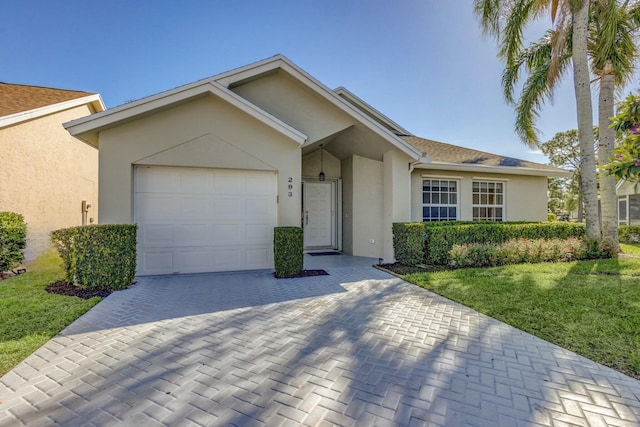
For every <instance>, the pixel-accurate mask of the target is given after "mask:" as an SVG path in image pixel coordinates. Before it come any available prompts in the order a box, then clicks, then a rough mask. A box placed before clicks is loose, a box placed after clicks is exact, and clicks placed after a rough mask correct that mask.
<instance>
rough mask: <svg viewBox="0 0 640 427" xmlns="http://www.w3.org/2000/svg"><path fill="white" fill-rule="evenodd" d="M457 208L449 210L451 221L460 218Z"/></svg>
mask: <svg viewBox="0 0 640 427" xmlns="http://www.w3.org/2000/svg"><path fill="white" fill-rule="evenodd" d="M456 211H457V208H449V219H450V220H455V219H456V218H457V217H458V213H457V212H456Z"/></svg>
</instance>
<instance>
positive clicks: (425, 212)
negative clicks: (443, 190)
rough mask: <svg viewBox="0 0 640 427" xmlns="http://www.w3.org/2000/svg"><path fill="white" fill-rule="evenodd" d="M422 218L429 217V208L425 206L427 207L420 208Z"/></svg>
mask: <svg viewBox="0 0 640 427" xmlns="http://www.w3.org/2000/svg"><path fill="white" fill-rule="evenodd" d="M422 218H423V219H426V218H431V217H430V216H429V208H427V207H424V208H422Z"/></svg>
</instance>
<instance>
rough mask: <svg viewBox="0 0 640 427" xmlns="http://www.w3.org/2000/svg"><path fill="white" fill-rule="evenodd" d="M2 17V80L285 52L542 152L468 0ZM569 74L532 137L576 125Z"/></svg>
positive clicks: (434, 133) (332, 78) (136, 4)
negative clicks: (522, 133)
mask: <svg viewBox="0 0 640 427" xmlns="http://www.w3.org/2000/svg"><path fill="white" fill-rule="evenodd" d="M0 16H2V17H3V19H1V20H0V40H2V46H3V47H2V55H1V56H0V81H4V82H7V83H20V84H31V85H38V86H47V87H56V88H63V89H75V90H83V91H88V92H96V93H99V94H100V95H101V96H102V98H103V100H104V102H105V104H106V106H107V107H108V108H110V107H115V106H117V105H120V104H122V103H124V102H126V101H129V100H134V99H139V98H143V97H145V96H149V95H153V94H156V93H158V92H161V91H164V90H168V89H172V88H174V87H177V86H180V85H183V84H187V83H190V82H193V81H196V80H199V79H202V78H205V77H209V76H212V75H215V74H218V73H221V72H224V71H228V70H231V69H233V68H237V67H241V66H243V65H247V64H249V63H253V62H256V61H259V60H262V59H265V58H268V57H271V56H273V55H276V54H283V55H285V56H286V57H288V58H289V59H290V60H291V61H293V62H294V63H295V64H297V65H298V66H299V67H301V68H302V69H303V70H305V71H307V72H308V73H309V74H311V75H312V76H314V77H315V78H316V79H318V80H320V81H321V82H322V83H324V84H325V85H326V86H328V87H329V88H331V89H334V88H336V87H339V86H344V87H345V88H347V89H348V90H350V91H351V92H353V93H355V94H356V95H357V96H358V97H360V98H361V99H363V100H364V101H365V102H367V103H369V104H370V105H371V106H373V107H374V108H376V109H378V110H379V111H380V112H382V113H383V114H385V115H386V116H388V117H389V118H391V119H392V120H394V121H395V122H397V123H399V124H400V125H401V126H403V127H404V128H406V129H407V130H409V131H410V132H412V133H413V134H415V135H417V136H421V137H424V138H429V139H434V140H438V141H442V142H447V143H450V144H456V145H460V146H464V147H469V148H474V149H478V150H482V151H488V152H492V153H496V154H502V155H507V156H511V157H516V158H520V159H525V160H531V161H537V162H541V163H545V162H546V161H547V159H546V158H545V157H544V156H543V155H542V154H539V153H534V152H532V150H531V149H530V148H528V147H527V146H525V145H524V144H523V143H522V142H520V140H519V139H518V137H517V135H516V134H515V133H514V131H513V127H514V126H513V124H514V117H515V116H514V111H513V107H512V106H510V105H507V104H506V103H505V101H504V99H503V97H502V91H501V87H500V78H501V74H502V70H503V66H502V64H501V63H500V61H499V60H498V59H497V57H496V52H497V48H496V44H495V41H494V40H492V39H490V38H488V37H483V35H482V31H481V30H480V26H479V24H478V22H477V19H476V18H475V16H474V14H473V2H472V0H446V1H443V0H394V1H390V0H268V1H265V0H254V1H249V0H210V1H205V0H199V1H196V0H184V1H175V0H172V1H165V0H155V1H151V0H136V1H126V0H109V1H86V0H66V1H50V0H43V1H33V0H20V1H9V0H6V1H3V2H2V3H1V4H0ZM550 25H551V23H550V19H549V22H545V20H543V21H541V22H539V23H536V24H535V25H534V26H533V27H532V28H530V29H529V31H528V37H529V40H530V41H535V40H536V39H537V38H538V37H539V36H540V35H541V34H542V31H544V29H546V28H548V27H549V26H550ZM570 77H571V76H570V75H568V76H567V78H565V83H564V84H563V85H562V86H561V87H560V89H559V90H558V91H557V93H556V96H555V98H554V100H553V104H547V105H546V106H545V107H544V109H543V112H542V114H541V115H540V117H539V119H538V122H537V127H538V129H539V130H540V131H541V133H540V138H541V140H542V141H546V140H548V139H550V138H552V137H553V136H554V135H555V133H556V132H562V131H565V130H569V129H575V128H576V127H577V126H576V112H575V99H574V95H573V81H572V79H571V78H570ZM633 84H634V85H635V86H634V87H637V85H638V79H634V83H633ZM630 89H631V88H630ZM592 99H593V100H594V102H595V101H597V91H596V90H594V91H593V93H592ZM594 120H595V118H594Z"/></svg>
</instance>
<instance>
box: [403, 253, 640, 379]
mask: <svg viewBox="0 0 640 427" xmlns="http://www.w3.org/2000/svg"><path fill="white" fill-rule="evenodd" d="M622 249H623V251H624V253H623V254H621V256H620V257H619V258H617V259H615V258H614V259H604V260H594V261H579V262H571V263H542V264H521V265H510V266H505V267H494V268H484V269H480V268H476V269H461V270H453V271H439V272H431V273H415V274H409V275H406V276H404V278H405V279H406V280H407V281H409V282H412V283H415V284H416V285H418V286H421V287H423V288H425V289H428V290H430V291H432V292H435V293H437V294H439V295H442V296H444V297H446V298H449V299H451V300H453V301H457V302H459V303H461V304H464V305H466V306H468V307H471V308H473V309H475V310H477V311H479V312H481V313H484V314H486V315H488V316H491V317H493V318H495V319H498V320H501V321H503V322H505V323H508V324H510V325H513V326H515V327H517V328H519V329H522V330H524V331H526V332H529V333H531V334H533V335H536V336H538V337H540V338H543V339H545V340H547V341H550V342H553V343H555V344H557V345H559V346H561V347H564V348H566V349H568V350H571V351H575V352H576V353H579V354H581V355H583V356H585V357H588V358H589V359H592V360H594V361H596V362H598V363H601V364H603V365H607V366H610V367H612V368H614V369H616V370H618V371H620V372H623V373H625V374H627V375H629V376H632V377H634V378H638V379H640V245H622Z"/></svg>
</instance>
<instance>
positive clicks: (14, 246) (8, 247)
mask: <svg viewBox="0 0 640 427" xmlns="http://www.w3.org/2000/svg"><path fill="white" fill-rule="evenodd" d="M26 245H27V225H26V224H25V223H24V218H23V216H22V215H20V214H17V213H13V212H0V273H1V272H3V271H8V270H11V269H13V268H15V267H17V266H18V265H20V263H21V262H22V261H24V254H23V253H22V250H23V249H24V248H25V246H26Z"/></svg>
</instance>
